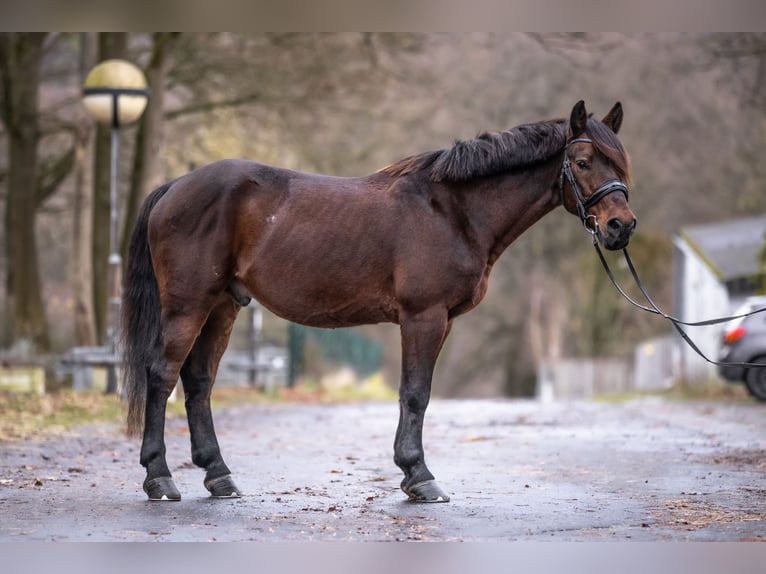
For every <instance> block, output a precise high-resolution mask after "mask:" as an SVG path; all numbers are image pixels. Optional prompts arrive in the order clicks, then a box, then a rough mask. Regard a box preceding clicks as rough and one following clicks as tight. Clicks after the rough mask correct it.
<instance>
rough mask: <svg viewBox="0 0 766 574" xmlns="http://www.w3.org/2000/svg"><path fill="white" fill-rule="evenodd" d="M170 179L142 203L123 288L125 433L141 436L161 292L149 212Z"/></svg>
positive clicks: (155, 353)
mask: <svg viewBox="0 0 766 574" xmlns="http://www.w3.org/2000/svg"><path fill="white" fill-rule="evenodd" d="M171 183H172V182H170V183H166V184H165V185H163V186H162V187H158V188H157V189H155V190H154V191H153V192H152V193H151V194H150V195H149V197H147V198H146V201H145V202H144V204H143V205H142V206H141V211H140V212H139V214H138V218H137V220H136V226H135V227H134V228H133V234H132V235H131V237H130V248H129V250H128V261H127V265H126V267H125V280H124V282H123V288H122V349H123V372H124V382H123V385H124V389H125V393H126V395H127V398H128V435H130V436H140V435H141V433H142V432H143V427H144V412H145V410H146V386H147V370H148V368H149V366H150V365H151V364H152V363H153V362H154V361H155V360H156V359H157V358H158V354H159V352H160V349H161V343H162V341H161V336H162V333H161V331H160V328H161V324H160V311H161V308H160V292H159V288H158V287H157V278H156V277H155V275H154V266H153V265H152V256H151V253H150V252H149V237H148V231H149V214H150V213H151V211H152V209H154V206H155V205H156V204H157V202H158V201H159V200H160V199H161V198H162V196H163V195H165V193H166V192H167V190H168V189H169V188H170V185H171Z"/></svg>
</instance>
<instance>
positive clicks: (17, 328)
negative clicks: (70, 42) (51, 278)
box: [0, 33, 50, 352]
mask: <svg viewBox="0 0 766 574" xmlns="http://www.w3.org/2000/svg"><path fill="white" fill-rule="evenodd" d="M3 36H4V37H3V38H1V39H0V63H1V64H2V65H0V86H1V87H2V96H1V97H2V100H0V103H1V107H2V112H1V114H2V121H3V124H4V125H5V128H6V131H7V133H8V186H7V189H8V193H7V202H6V210H5V233H6V265H7V274H6V293H7V299H6V305H7V307H6V310H5V317H6V329H5V333H4V335H5V340H4V341H3V342H4V343H5V345H11V344H13V343H15V342H17V341H20V340H28V341H29V342H31V343H32V344H33V345H34V347H35V348H36V350H37V351H42V352H45V351H48V350H49V349H50V337H49V333H48V323H47V320H46V317H45V308H44V306H43V299H42V288H41V285H40V271H39V266H38V261H37V242H36V238H35V219H36V211H37V205H38V203H37V195H36V194H37V144H38V141H39V139H40V132H39V127H38V109H37V108H38V105H37V104H38V94H37V88H38V83H39V78H40V64H41V61H42V56H43V41H44V39H45V34H44V33H40V34H27V33H24V34H4V35H3Z"/></svg>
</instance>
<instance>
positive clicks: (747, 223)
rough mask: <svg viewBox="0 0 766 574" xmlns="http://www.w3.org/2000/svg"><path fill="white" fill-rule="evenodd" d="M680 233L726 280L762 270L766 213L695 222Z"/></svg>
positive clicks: (754, 273) (714, 270) (765, 236)
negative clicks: (761, 259)
mask: <svg viewBox="0 0 766 574" xmlns="http://www.w3.org/2000/svg"><path fill="white" fill-rule="evenodd" d="M679 235H680V236H681V237H682V238H683V239H684V240H685V241H686V242H687V243H688V244H689V245H690V246H691V247H692V249H694V250H695V251H696V252H697V254H698V255H699V256H700V257H701V258H702V259H703V260H704V261H705V263H707V265H708V266H709V267H710V268H711V270H712V271H713V272H714V273H715V274H716V275H718V277H720V278H721V279H722V280H723V281H729V280H731V279H737V278H740V277H752V276H753V275H756V274H758V273H759V272H761V262H760V255H761V251H762V250H763V249H764V242H765V241H766V215H761V216H758V217H744V218H742V219H732V220H729V221H724V222H721V223H710V224H707V225H692V226H688V227H684V228H682V229H681V231H680V233H679Z"/></svg>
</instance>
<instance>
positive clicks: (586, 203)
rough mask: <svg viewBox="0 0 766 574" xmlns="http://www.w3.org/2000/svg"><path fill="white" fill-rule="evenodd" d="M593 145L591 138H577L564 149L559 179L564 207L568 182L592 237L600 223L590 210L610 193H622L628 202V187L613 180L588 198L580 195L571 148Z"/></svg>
mask: <svg viewBox="0 0 766 574" xmlns="http://www.w3.org/2000/svg"><path fill="white" fill-rule="evenodd" d="M580 142H581V143H591V144H592V143H593V140H591V139H589V138H577V139H573V140H571V141H570V142H568V143H567V144H566V146H565V147H564V163H563V164H562V166H561V176H560V177H559V187H560V189H561V203H562V205H564V183H566V182H568V183H569V187H570V188H572V195H573V196H574V200H575V207H576V209H577V215H578V216H579V217H580V221H581V222H582V224H583V226H584V227H585V229H587V230H588V231H589V232H590V233H591V234H592V235H594V236H595V234H596V233H598V221H597V219H596V216H595V215H593V214H589V213H588V210H589V209H590V208H591V207H593V206H594V205H596V204H597V203H598V202H599V201H601V200H602V199H604V198H605V197H606V196H607V195H609V194H610V193H613V192H615V191H619V192H621V193H622V194H623V195H624V196H625V201H627V200H628V186H626V185H625V184H624V183H622V182H621V181H620V180H617V179H613V180H611V181H607V182H606V183H604V184H602V185H601V186H599V187H598V188H597V189H596V191H594V192H593V193H592V194H590V195H589V196H588V197H587V198H586V197H583V196H582V193H580V187H579V186H578V185H577V180H576V179H575V176H574V173H573V172H572V162H571V161H570V160H569V146H570V145H572V144H574V143H580ZM590 219H593V224H592V226H589V225H588V220H590Z"/></svg>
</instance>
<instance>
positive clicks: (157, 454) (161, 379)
mask: <svg viewBox="0 0 766 574" xmlns="http://www.w3.org/2000/svg"><path fill="white" fill-rule="evenodd" d="M206 315H207V314H206V313H205V312H202V311H201V310H200V311H197V312H196V313H194V314H181V313H168V312H167V311H166V312H163V317H162V339H161V340H162V343H161V345H162V348H161V349H160V350H159V352H158V357H157V359H156V360H155V361H154V362H153V363H152V364H151V365H150V366H149V367H148V368H147V392H146V412H145V416H144V420H145V422H144V438H143V442H142V443H141V464H142V465H143V466H144V467H145V468H146V480H144V491H145V492H146V494H147V495H148V497H149V500H180V499H181V494H180V493H179V492H178V489H177V488H176V486H175V484H174V483H173V479H172V475H171V473H170V469H169V468H168V463H167V459H166V458H165V411H166V408H167V401H168V398H169V397H170V394H171V393H172V392H173V389H174V388H175V386H176V383H177V382H178V375H179V373H180V370H181V365H182V364H183V363H184V361H185V360H186V357H187V355H188V354H189V351H190V350H191V348H192V345H193V344H194V341H195V339H196V338H197V334H198V333H199V331H200V328H201V327H202V324H203V323H204V322H205V318H206Z"/></svg>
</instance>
